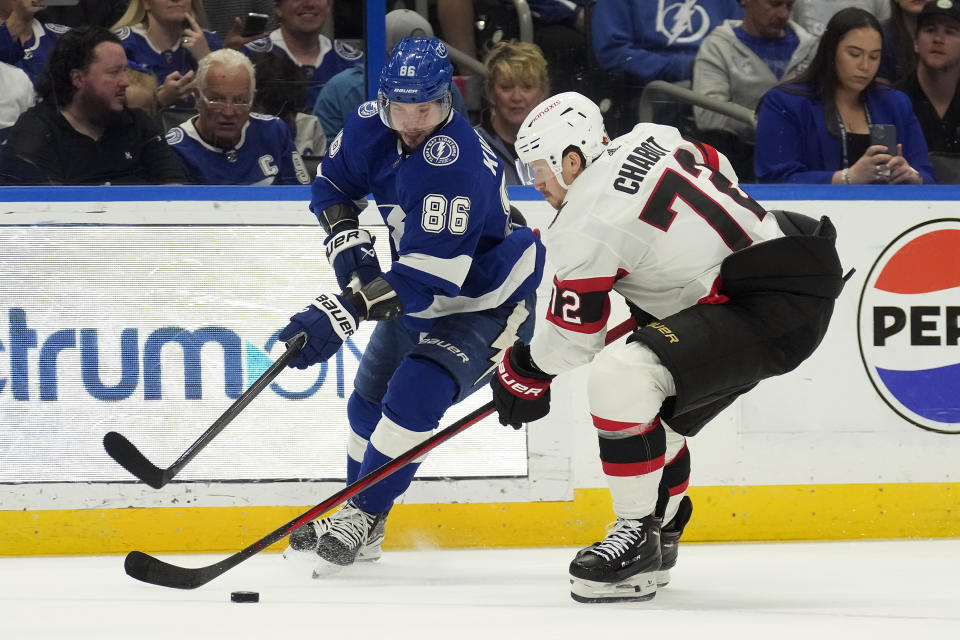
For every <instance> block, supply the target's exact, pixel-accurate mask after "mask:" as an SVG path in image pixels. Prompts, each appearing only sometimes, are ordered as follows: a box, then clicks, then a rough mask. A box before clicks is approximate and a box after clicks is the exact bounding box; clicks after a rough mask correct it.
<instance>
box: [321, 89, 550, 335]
mask: <svg viewBox="0 0 960 640" xmlns="http://www.w3.org/2000/svg"><path fill="white" fill-rule="evenodd" d="M368 193H372V194H373V197H374V200H375V201H376V203H377V207H378V209H379V212H380V215H381V217H382V218H383V220H384V222H385V223H386V225H387V227H389V229H390V246H391V250H392V252H393V258H394V262H393V265H392V267H391V268H390V270H389V271H388V272H387V273H385V274H384V276H383V277H384V279H386V280H387V281H388V282H389V283H390V286H392V287H393V289H394V291H396V293H397V295H398V297H399V298H400V300H401V302H402V303H403V310H404V316H403V321H404V324H405V325H406V326H407V327H408V328H409V329H412V330H416V331H429V330H430V328H431V327H432V326H433V324H434V322H435V321H436V319H437V318H440V317H442V316H447V315H450V314H454V313H464V312H472V311H480V310H484V309H493V308H496V307H499V306H500V305H503V304H507V303H514V302H517V301H519V300H522V299H524V298H525V297H527V296H528V295H530V294H531V293H533V292H534V291H535V290H536V288H537V285H538V284H539V282H540V277H541V275H542V273H543V262H544V252H545V250H544V247H543V244H542V243H541V242H540V240H539V239H538V238H537V237H536V235H535V234H534V233H533V231H532V230H531V229H529V228H527V227H514V226H513V225H512V224H511V223H510V222H509V201H508V199H507V189H506V185H505V184H504V180H503V164H502V163H501V162H500V160H499V159H498V158H497V154H496V153H495V152H494V151H493V150H492V149H490V147H489V146H488V145H487V144H486V142H485V141H483V140H482V139H481V138H480V136H479V135H478V134H477V132H476V131H474V130H473V127H471V126H470V123H469V122H468V121H467V120H466V119H465V118H463V116H461V115H459V114H458V113H456V112H452V113H451V115H450V117H449V119H448V120H447V122H446V123H445V124H444V125H443V126H442V127H440V128H439V129H438V130H437V131H435V132H434V133H433V134H432V135H431V136H430V137H428V138H427V139H426V140H425V141H424V142H423V143H422V144H421V145H420V146H419V147H417V149H415V150H414V151H413V153H412V154H410V155H409V156H408V155H407V154H406V153H405V152H404V150H403V148H402V146H401V144H400V141H399V139H398V138H397V135H396V134H395V133H394V132H393V131H392V130H391V129H390V128H388V127H387V126H386V125H384V124H383V122H382V121H381V120H380V114H379V111H378V109H377V105H376V103H375V102H365V103H363V104H362V105H360V107H359V108H358V109H357V110H356V111H355V112H354V113H353V114H351V116H350V117H349V118H348V119H347V122H346V124H345V125H344V128H343V131H341V132H340V134H339V135H337V137H336V138H334V140H333V142H331V143H330V146H329V147H328V148H327V154H326V156H324V158H323V162H322V163H321V165H320V169H319V171H318V173H317V179H316V180H314V183H313V194H312V199H311V203H310V210H311V211H313V212H314V213H315V214H317V215H319V214H320V213H321V212H322V211H323V210H324V209H326V208H327V207H329V206H330V205H333V204H335V203H338V202H350V201H353V200H357V199H362V198H363V197H364V196H366V195H367V194H368Z"/></svg>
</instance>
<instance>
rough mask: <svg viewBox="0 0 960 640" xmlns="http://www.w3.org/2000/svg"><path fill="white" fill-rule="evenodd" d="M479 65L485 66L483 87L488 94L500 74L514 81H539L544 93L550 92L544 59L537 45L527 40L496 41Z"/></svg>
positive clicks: (528, 82)
mask: <svg viewBox="0 0 960 640" xmlns="http://www.w3.org/2000/svg"><path fill="white" fill-rule="evenodd" d="M483 66H484V67H486V69H487V82H486V85H485V89H486V93H487V97H488V98H489V97H490V95H491V91H492V89H493V86H494V85H495V84H496V82H497V80H498V79H500V78H503V79H505V80H507V81H508V82H511V83H514V84H534V85H540V87H541V88H542V89H543V92H544V94H545V95H549V94H550V78H549V76H548V75H547V61H546V59H545V58H544V57H543V52H542V51H541V50H540V47H538V46H537V45H535V44H533V43H531V42H518V41H516V40H504V41H501V42H498V43H497V44H495V45H493V46H492V47H491V48H490V51H489V52H487V55H486V57H484V59H483Z"/></svg>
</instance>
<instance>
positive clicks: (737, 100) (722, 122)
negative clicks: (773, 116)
mask: <svg viewBox="0 0 960 640" xmlns="http://www.w3.org/2000/svg"><path fill="white" fill-rule="evenodd" d="M740 4H741V5H742V6H743V20H726V21H724V23H723V24H721V25H720V26H719V27H717V28H716V29H714V30H713V31H712V32H710V35H708V36H707V37H706V38H704V40H703V44H701V45H700V50H699V51H698V52H697V56H696V58H695V59H694V63H693V90H694V91H696V92H697V93H700V94H703V95H705V96H707V97H710V98H714V99H715V100H719V101H722V102H732V103H734V104H738V105H741V106H743V107H746V108H748V109H750V110H751V111H753V110H754V109H756V107H757V104H759V103H760V98H761V97H763V94H764V93H766V92H767V91H768V90H769V89H770V88H771V87H773V86H775V85H776V84H777V83H778V82H780V81H781V80H785V79H787V78H790V77H793V76H796V75H798V74H799V73H801V72H802V71H804V70H805V69H806V68H807V66H809V64H810V62H811V60H813V54H814V53H815V52H816V49H817V39H816V38H815V37H813V36H812V35H810V34H809V33H807V32H806V31H805V30H804V29H803V27H801V26H800V25H799V24H797V23H796V22H794V21H792V20H791V19H790V3H789V2H784V1H783V0H740ZM693 115H694V118H695V121H696V125H697V129H698V131H699V134H700V139H701V140H702V141H703V142H707V143H709V144H711V145H713V146H714V147H717V148H718V149H723V150H724V153H726V155H727V157H728V158H729V159H730V161H731V162H732V163H733V165H734V168H735V169H736V171H737V175H739V176H740V178H741V180H743V179H745V178H747V177H749V176H751V175H752V174H753V143H754V139H753V125H752V124H748V123H745V122H741V121H739V120H735V119H733V118H730V117H729V116H725V115H722V114H720V113H717V112H716V111H711V110H709V109H702V108H700V107H694V109H693Z"/></svg>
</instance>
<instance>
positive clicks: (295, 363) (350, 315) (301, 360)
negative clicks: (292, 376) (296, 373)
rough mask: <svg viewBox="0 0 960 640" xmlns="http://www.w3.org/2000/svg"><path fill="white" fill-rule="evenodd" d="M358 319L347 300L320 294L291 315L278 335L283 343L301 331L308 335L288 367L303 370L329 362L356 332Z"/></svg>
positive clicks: (333, 295) (332, 295)
mask: <svg viewBox="0 0 960 640" xmlns="http://www.w3.org/2000/svg"><path fill="white" fill-rule="evenodd" d="M358 318H359V316H358V315H357V311H356V309H354V307H353V305H351V304H350V303H349V302H348V301H347V300H345V299H344V298H342V297H340V296H338V295H335V294H327V293H321V294H320V295H319V296H317V298H316V299H315V300H314V301H313V304H311V305H310V306H308V307H306V308H305V309H304V310H303V311H301V312H300V313H297V314H295V315H294V316H292V317H291V318H290V324H288V325H287V326H286V327H284V329H283V330H282V331H281V332H280V335H279V336H278V337H279V339H280V340H282V341H284V342H286V341H287V340H289V339H290V338H292V337H293V336H295V335H297V334H298V333H300V332H301V331H303V332H304V333H306V334H307V344H305V345H304V347H303V349H301V350H300V353H299V354H297V357H296V358H294V359H293V360H291V361H290V366H291V367H294V368H296V369H306V368H307V367H309V366H310V365H313V364H317V363H318V362H325V361H326V360H328V359H329V358H330V357H331V356H332V355H333V354H335V353H336V352H337V351H339V350H340V347H341V346H342V345H343V341H344V340H346V339H347V338H349V337H350V336H352V335H353V334H354V333H356V331H357V323H358V322H359V319H358Z"/></svg>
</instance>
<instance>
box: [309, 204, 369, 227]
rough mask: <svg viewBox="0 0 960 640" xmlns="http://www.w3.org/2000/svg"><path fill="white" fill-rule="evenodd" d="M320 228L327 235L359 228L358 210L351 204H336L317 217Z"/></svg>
mask: <svg viewBox="0 0 960 640" xmlns="http://www.w3.org/2000/svg"><path fill="white" fill-rule="evenodd" d="M317 219H318V220H319V221H320V226H322V227H323V230H324V231H326V232H327V234H328V235H330V234H334V233H339V232H341V231H346V230H348V229H356V228H358V227H359V226H360V210H359V209H357V207H356V205H354V204H353V203H352V202H338V203H337V204H332V205H330V206H329V207H327V208H326V209H324V210H323V211H322V212H321V213H320V215H318V216H317Z"/></svg>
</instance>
